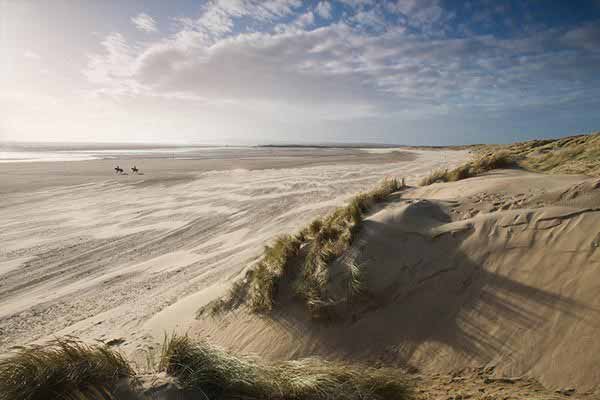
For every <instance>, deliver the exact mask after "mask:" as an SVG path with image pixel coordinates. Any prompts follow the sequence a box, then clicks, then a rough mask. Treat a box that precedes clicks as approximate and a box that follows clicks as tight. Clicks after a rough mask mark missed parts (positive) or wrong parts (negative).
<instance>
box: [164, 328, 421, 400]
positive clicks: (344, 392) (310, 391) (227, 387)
mask: <svg viewBox="0 0 600 400" xmlns="http://www.w3.org/2000/svg"><path fill="white" fill-rule="evenodd" d="M159 368H160V370H162V371H164V372H166V373H167V374H169V375H171V376H174V377H176V378H178V380H179V383H180V384H181V385H182V386H184V387H185V388H187V389H190V390H195V391H198V392H201V393H202V394H204V396H206V397H205V398H208V399H211V400H218V399H248V400H251V399H289V400H320V399H323V400H325V399H327V400H329V399H339V400H354V399H356V400H359V399H360V400H379V399H381V400H383V399H389V400H394V399H397V400H402V399H407V398H409V396H410V390H409V388H408V386H407V385H406V383H405V381H404V379H403V377H402V375H401V374H400V372H399V371H398V370H396V369H388V368H380V369H379V368H378V369H376V368H368V367H362V366H358V365H355V366H350V365H347V364H341V363H332V362H327V361H324V360H318V359H302V360H297V361H288V362H280V363H272V364H266V363H264V362H261V361H260V360H258V359H255V358H249V357H237V356H233V355H231V354H229V353H227V352H225V351H223V350H221V349H219V348H216V347H213V346H211V345H209V344H207V343H205V342H198V343H195V342H193V341H192V340H190V338H189V337H187V336H172V337H170V338H165V344H164V346H163V352H162V355H161V359H160V365H159Z"/></svg>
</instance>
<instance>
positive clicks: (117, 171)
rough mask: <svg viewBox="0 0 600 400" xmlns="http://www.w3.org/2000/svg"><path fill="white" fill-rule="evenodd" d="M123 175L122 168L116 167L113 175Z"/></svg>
mask: <svg viewBox="0 0 600 400" xmlns="http://www.w3.org/2000/svg"><path fill="white" fill-rule="evenodd" d="M122 173H123V168H121V167H119V166H118V165H117V166H116V167H115V174H122Z"/></svg>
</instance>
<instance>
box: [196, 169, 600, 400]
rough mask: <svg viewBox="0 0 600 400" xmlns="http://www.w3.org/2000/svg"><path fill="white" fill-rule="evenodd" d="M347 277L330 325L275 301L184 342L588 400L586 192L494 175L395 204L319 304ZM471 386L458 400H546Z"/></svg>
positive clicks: (599, 260)
mask: <svg viewBox="0 0 600 400" xmlns="http://www.w3.org/2000/svg"><path fill="white" fill-rule="evenodd" d="M348 265H360V266H361V269H362V271H363V273H364V274H366V287H365V289H364V291H365V293H366V297H365V299H364V300H363V302H362V303H358V304H357V305H347V306H345V307H346V308H339V313H338V315H337V318H335V319H334V320H333V321H330V322H319V321H317V322H315V321H312V320H311V319H310V318H309V316H308V314H307V313H306V312H305V311H304V309H303V307H302V306H300V305H299V304H298V302H297V301H296V300H295V299H294V296H293V295H291V294H290V293H293V289H292V288H289V287H283V288H280V290H279V292H280V293H281V295H280V297H279V298H278V299H276V301H277V302H278V304H279V305H278V307H277V308H276V310H275V312H274V313H273V314H272V315H270V316H269V317H268V318H265V317H259V316H256V315H254V314H252V313H250V312H247V311H246V310H245V309H244V308H243V307H242V308H240V309H237V310H235V311H234V312H230V313H226V314H225V315H223V316H220V317H217V318H210V317H200V318H199V320H197V321H195V322H192V323H191V324H190V325H189V327H188V329H189V330H190V331H191V332H193V333H195V334H196V335H198V336H199V337H206V336H208V337H210V339H211V340H212V341H215V342H217V343H221V344H222V345H223V346H225V347H227V348H230V349H232V350H233V351H235V352H243V353H259V354H261V355H263V356H266V357H270V358H272V359H289V358H296V357H305V356H309V355H319V356H323V357H326V358H340V359H345V360H348V359H352V360H359V361H368V362H369V363H371V364H373V363H384V364H395V365H400V366H405V367H411V368H416V369H417V370H419V371H422V372H425V373H427V374H429V375H428V376H429V377H431V376H434V377H435V375H431V374H435V373H440V372H441V373H453V374H454V376H457V377H458V376H466V375H465V374H467V372H466V371H469V370H470V371H475V370H476V369H477V368H482V369H480V370H479V371H483V370H487V371H492V372H493V373H492V375H493V376H495V377H510V379H512V380H514V381H515V382H516V381H522V380H523V379H525V378H528V379H529V378H533V379H535V380H538V381H540V382H541V383H542V384H543V385H545V386H546V387H550V388H553V389H556V390H561V389H562V390H564V389H565V388H566V389H569V388H576V389H577V395H579V394H584V393H587V396H588V397H585V398H590V399H592V398H593V399H596V398H599V397H597V396H600V386H599V383H600V370H599V369H598V365H600V356H599V354H600V336H599V335H598V332H600V296H599V295H598V294H599V293H600V180H598V178H588V177H584V176H567V175H562V176H560V175H559V176H548V175H539V174H533V173H527V172H523V171H515V170H498V171H493V172H490V173H487V174H484V175H482V176H479V177H475V178H470V179H465V180H463V181H459V182H453V183H445V184H441V183H438V184H434V185H431V186H427V187H423V188H411V189H408V190H405V191H402V192H398V193H396V194H394V195H392V197H391V199H390V200H389V201H388V202H387V204H384V205H383V206H381V207H380V208H378V209H375V210H373V212H372V214H371V215H370V216H368V218H366V220H365V221H364V222H363V224H362V226H361V229H360V232H359V234H358V236H357V237H356V239H355V240H354V241H353V245H352V247H351V248H350V249H349V250H348V251H347V253H346V254H345V255H343V256H342V257H340V258H339V259H338V260H337V261H336V262H335V263H334V264H333V265H331V266H330V267H329V268H330V276H332V277H333V278H332V279H331V283H330V285H329V286H328V290H329V291H330V292H335V291H336V290H340V289H342V290H343V286H342V287H341V288H340V287H338V285H343V284H344V282H346V281H345V280H344V278H343V276H344V273H345V271H347V270H348ZM336 277H338V278H336ZM476 375H477V374H476ZM478 376H479V375H478ZM481 376H482V378H481V382H480V384H481V386H480V388H481V389H484V390H483V391H482V392H478V391H474V392H473V393H470V394H469V397H468V398H482V399H483V398H485V399H504V398H544V399H546V398H548V397H530V396H535V393H534V392H531V393H529V394H528V395H527V396H525V397H520V396H517V395H516V393H517V392H516V391H507V392H505V395H506V396H508V397H506V396H505V397H503V396H502V393H501V392H499V393H497V394H495V395H493V396H491V395H489V394H490V388H491V387H490V386H489V385H486V384H485V383H484V382H483V380H484V377H485V376H487V373H485V374H482V375H481ZM427 379H430V378H427ZM433 380H436V379H433ZM476 381H477V379H476ZM511 382H512V381H511ZM523 382H524V381H523ZM452 383H453V385H451V386H454V389H458V388H459V387H460V386H461V383H460V382H459V381H456V382H452ZM454 384H456V385H454ZM509 384H510V382H509ZM509 386H510V385H509ZM449 387H450V386H446V388H449ZM486 388H487V392H486ZM463 389H465V390H466V387H464V388H463ZM427 390H428V393H433V392H434V390H432V387H431V386H430V387H428V388H427ZM565 392H568V390H567V391H565ZM455 393H456V392H455ZM465 393H466V392H465ZM521 394H522V393H521ZM438 396H439V397H438ZM445 396H446V397H444V390H441V391H439V392H438V393H437V394H436V395H435V396H434V395H431V397H430V398H436V399H437V398H443V399H446V398H449V397H448V395H447V394H446V395H445ZM486 396H488V397H486ZM557 398H561V396H559V395H557ZM577 398H579V397H577ZM582 398H583V397H582Z"/></svg>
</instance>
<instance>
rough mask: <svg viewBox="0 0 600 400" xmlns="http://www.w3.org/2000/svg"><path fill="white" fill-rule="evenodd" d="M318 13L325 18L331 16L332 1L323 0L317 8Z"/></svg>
mask: <svg viewBox="0 0 600 400" xmlns="http://www.w3.org/2000/svg"><path fill="white" fill-rule="evenodd" d="M315 12H316V13H317V15H318V16H319V17H321V18H323V19H329V18H331V3H330V2H329V1H321V2H319V4H317V7H316V8H315Z"/></svg>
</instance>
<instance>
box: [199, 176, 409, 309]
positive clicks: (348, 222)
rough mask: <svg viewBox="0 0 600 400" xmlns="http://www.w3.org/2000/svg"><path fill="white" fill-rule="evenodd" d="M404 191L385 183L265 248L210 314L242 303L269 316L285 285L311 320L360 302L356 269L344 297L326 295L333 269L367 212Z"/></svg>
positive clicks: (350, 271) (351, 272)
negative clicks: (351, 301)
mask: <svg viewBox="0 0 600 400" xmlns="http://www.w3.org/2000/svg"><path fill="white" fill-rule="evenodd" d="M401 187H402V183H401V182H399V181H398V180H396V179H385V180H383V181H382V182H381V183H380V184H379V185H378V186H377V187H376V188H375V189H373V190H371V191H369V192H366V193H360V194H358V195H357V196H355V197H353V198H352V199H351V200H350V201H349V202H348V204H347V205H346V206H344V207H340V208H338V209H336V210H335V211H334V212H332V213H331V214H329V215H327V216H325V217H324V218H319V219H316V220H314V221H313V222H312V223H311V224H309V225H308V226H307V227H306V228H304V229H303V230H301V231H300V232H299V233H297V234H296V235H284V236H280V237H278V238H277V239H276V240H275V242H274V243H273V245H271V246H267V247H265V250H264V252H263V255H262V257H261V259H260V261H259V262H258V263H257V264H256V266H255V267H254V268H252V269H250V270H249V271H248V272H247V273H246V277H245V279H244V280H243V281H238V282H236V283H235V284H234V286H233V287H232V289H231V290H230V292H229V294H228V295H227V296H226V297H225V298H223V299H219V300H217V301H215V302H213V303H212V304H210V305H209V310H210V313H211V314H212V315H215V314H218V313H219V312H221V311H224V310H230V309H232V308H235V307H237V306H239V305H240V304H242V303H246V304H248V306H249V307H250V308H251V310H253V311H255V312H269V311H271V310H272V309H273V307H274V305H275V301H276V298H277V295H278V291H279V288H280V286H281V285H282V283H283V282H284V281H286V282H288V283H289V284H290V285H289V287H290V288H292V290H293V292H294V293H295V295H296V297H297V298H299V299H301V300H303V301H304V303H305V304H306V308H307V310H308V311H309V313H310V315H311V316H312V317H314V318H327V317H331V313H332V309H333V308H334V307H335V306H336V305H337V304H339V303H340V302H345V301H348V300H349V299H350V298H356V296H357V293H358V291H357V288H358V287H360V286H361V282H360V279H364V276H365V274H364V272H361V271H359V267H358V266H356V265H350V266H348V270H347V275H348V281H349V282H351V283H352V284H351V285H348V291H347V292H346V294H345V296H343V297H342V298H339V297H338V298H335V297H334V296H332V295H331V293H329V290H328V286H329V283H330V268H329V266H330V264H331V263H332V261H334V260H335V259H336V258H338V257H339V256H341V255H342V254H343V253H344V251H345V250H346V249H348V248H349V246H350V245H351V244H352V240H353V238H354V236H355V234H356V232H357V230H358V228H359V227H360V224H361V222H362V220H363V217H364V215H365V214H366V213H367V212H368V211H369V209H371V207H373V206H374V205H375V204H377V203H380V202H382V201H384V200H385V199H386V198H387V197H388V196H389V195H390V194H391V193H393V192H395V191H397V190H399V189H400V188H401ZM204 311H205V310H204V309H203V310H201V311H200V313H203V312H204Z"/></svg>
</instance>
